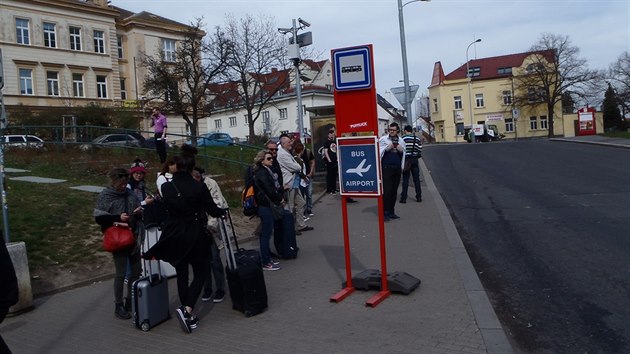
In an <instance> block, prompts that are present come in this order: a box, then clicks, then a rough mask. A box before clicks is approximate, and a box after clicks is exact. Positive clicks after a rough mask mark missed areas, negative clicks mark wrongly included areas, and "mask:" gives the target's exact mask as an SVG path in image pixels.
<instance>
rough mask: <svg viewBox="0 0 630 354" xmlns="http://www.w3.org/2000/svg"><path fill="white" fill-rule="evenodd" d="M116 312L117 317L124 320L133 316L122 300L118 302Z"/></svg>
mask: <svg viewBox="0 0 630 354" xmlns="http://www.w3.org/2000/svg"><path fill="white" fill-rule="evenodd" d="M114 314H115V315H116V317H118V318H120V319H123V320H128V319H130V318H131V314H130V313H129V311H127V310H126V309H125V306H124V305H123V303H122V302H117V303H116V309H115V310H114Z"/></svg>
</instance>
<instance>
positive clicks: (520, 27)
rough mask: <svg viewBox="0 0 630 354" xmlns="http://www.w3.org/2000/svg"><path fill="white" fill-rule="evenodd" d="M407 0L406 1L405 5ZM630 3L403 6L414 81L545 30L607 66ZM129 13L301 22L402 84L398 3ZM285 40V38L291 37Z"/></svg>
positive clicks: (178, 0)
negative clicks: (367, 57) (359, 48)
mask: <svg viewBox="0 0 630 354" xmlns="http://www.w3.org/2000/svg"><path fill="white" fill-rule="evenodd" d="M408 1H409V0H406V1H403V4H404V3H407V2H408ZM629 3H630V1H629V0H511V1H510V0H432V1H431V2H412V3H408V4H407V5H406V6H404V7H403V9H404V17H405V36H406V42H407V57H408V63H409V64H408V66H409V79H410V81H411V82H412V84H413V83H415V84H418V85H420V90H419V93H418V95H420V94H422V93H427V92H428V90H427V87H428V85H429V84H430V82H431V74H432V72H433V65H434V63H435V62H437V61H440V62H442V66H443V68H444V72H445V73H446V74H448V73H449V72H451V71H453V70H455V69H456V68H457V67H458V66H459V65H461V64H464V63H465V62H466V47H467V46H468V44H470V43H471V42H473V41H474V40H475V39H477V38H481V39H482V41H481V42H480V43H477V44H476V45H474V46H471V48H470V50H469V53H468V54H469V58H470V59H472V58H475V57H477V58H484V57H491V56H499V55H506V54H513V53H520V52H524V51H527V50H528V49H529V48H530V47H531V46H532V45H533V44H534V43H536V42H537V40H538V38H540V35H541V34H542V33H543V32H548V33H554V34H560V35H568V36H569V38H570V40H571V42H572V43H573V45H574V46H577V47H578V48H580V57H582V58H584V59H586V60H587V61H588V64H589V67H590V68H592V69H605V68H607V67H608V65H609V64H611V63H612V62H614V61H615V60H616V59H617V57H619V55H620V54H621V53H622V52H625V51H630V22H629V18H630V6H629ZM112 4H113V5H115V6H118V7H122V8H124V9H127V10H130V11H134V12H140V11H149V12H152V13H154V14H156V15H159V16H163V17H167V18H170V19H173V20H176V21H178V22H182V23H185V24H189V23H191V22H193V21H194V19H195V18H196V17H199V16H203V17H204V21H205V23H206V24H207V25H208V27H214V26H216V25H223V24H224V23H225V21H224V18H225V14H227V13H231V14H233V15H234V16H235V17H237V18H240V17H243V16H244V15H245V14H250V15H253V16H257V15H258V14H265V15H268V16H271V17H273V18H274V20H275V22H276V24H277V27H291V25H292V19H294V18H295V19H297V18H298V17H301V18H303V19H305V20H306V21H308V22H310V23H311V27H309V28H308V30H310V31H311V32H312V33H313V45H312V47H314V49H315V50H317V51H318V52H321V53H323V57H322V59H325V58H329V56H330V50H331V49H336V48H343V47H350V46H355V45H362V44H372V45H373V46H374V65H375V68H376V71H375V76H376V85H377V86H376V88H377V91H378V93H380V94H382V95H384V96H385V98H387V99H388V100H390V101H391V102H392V103H395V102H396V100H395V98H393V96H392V95H390V94H388V93H387V92H388V91H390V89H391V88H392V87H396V86H402V83H401V82H400V80H402V78H403V74H402V59H401V50H400V31H399V23H398V5H397V0H286V1H280V0H248V1H245V0H112ZM287 36H288V35H287Z"/></svg>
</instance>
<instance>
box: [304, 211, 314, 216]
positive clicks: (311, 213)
mask: <svg viewBox="0 0 630 354" xmlns="http://www.w3.org/2000/svg"><path fill="white" fill-rule="evenodd" d="M306 214H308V216H315V214H313V211H312V210H307V211H306Z"/></svg>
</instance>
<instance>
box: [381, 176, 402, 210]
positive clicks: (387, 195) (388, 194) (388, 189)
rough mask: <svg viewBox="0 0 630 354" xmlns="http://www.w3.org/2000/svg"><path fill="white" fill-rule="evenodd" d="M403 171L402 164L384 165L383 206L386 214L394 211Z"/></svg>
mask: <svg viewBox="0 0 630 354" xmlns="http://www.w3.org/2000/svg"><path fill="white" fill-rule="evenodd" d="M401 171H402V169H401V168H400V166H386V165H385V166H383V207H384V209H385V215H387V214H390V213H394V206H395V205H396V195H397V194H398V193H397V192H398V185H399V184H400V175H401Z"/></svg>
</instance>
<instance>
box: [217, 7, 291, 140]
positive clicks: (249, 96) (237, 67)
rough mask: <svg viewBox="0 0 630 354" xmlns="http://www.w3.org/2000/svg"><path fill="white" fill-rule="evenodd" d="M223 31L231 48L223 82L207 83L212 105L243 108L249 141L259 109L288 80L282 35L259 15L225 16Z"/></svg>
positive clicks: (260, 109)
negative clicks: (209, 87)
mask: <svg viewBox="0 0 630 354" xmlns="http://www.w3.org/2000/svg"><path fill="white" fill-rule="evenodd" d="M223 30H224V31H225V35H226V37H227V39H228V40H229V41H230V42H231V43H232V45H233V50H232V51H231V52H230V59H229V64H228V70H227V71H226V73H225V74H226V75H225V77H224V81H223V83H222V84H215V85H214V86H211V87H214V89H212V88H211V91H212V93H213V94H214V95H215V102H214V104H213V108H233V109H239V108H242V109H245V111H246V115H247V124H248V127H249V140H250V141H253V139H254V137H255V130H254V124H255V123H256V121H257V120H258V118H260V116H261V113H262V111H263V110H264V108H265V107H267V106H268V105H269V104H270V101H272V99H273V97H274V96H275V95H276V94H277V93H278V92H281V91H283V90H284V89H286V88H287V87H288V85H289V82H290V78H289V71H288V70H287V67H288V62H287V60H286V38H284V37H283V36H282V35H280V33H278V31H277V29H276V27H275V26H274V23H273V21H272V19H270V18H268V17H265V16H262V15H261V16H260V17H258V18H254V17H252V16H250V15H247V16H246V17H245V18H242V19H239V20H236V19H234V18H233V17H232V16H228V18H227V20H226V24H225V28H224V29H223Z"/></svg>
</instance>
